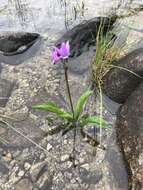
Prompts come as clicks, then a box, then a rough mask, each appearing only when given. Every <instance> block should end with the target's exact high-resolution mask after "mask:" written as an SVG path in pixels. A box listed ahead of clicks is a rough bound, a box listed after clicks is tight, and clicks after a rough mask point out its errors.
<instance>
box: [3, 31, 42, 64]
mask: <svg viewBox="0 0 143 190" xmlns="http://www.w3.org/2000/svg"><path fill="white" fill-rule="evenodd" d="M39 42H41V37H40V35H39V34H37V33H26V32H3V33H2V34H1V35H0V61H1V62H4V63H7V64H11V65H17V64H20V63H21V62H23V61H24V60H25V59H26V58H29V57H31V56H32V55H33V54H35V52H37V50H38V49H39V47H40V43H39ZM26 52H27V53H26ZM23 57H24V58H25V59H24V58H23Z"/></svg>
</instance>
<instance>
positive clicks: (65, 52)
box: [60, 42, 70, 59]
mask: <svg viewBox="0 0 143 190" xmlns="http://www.w3.org/2000/svg"><path fill="white" fill-rule="evenodd" d="M60 55H61V57H62V59H68V57H69V55H70V45H69V42H66V43H65V42H63V43H62V45H61V48H60Z"/></svg>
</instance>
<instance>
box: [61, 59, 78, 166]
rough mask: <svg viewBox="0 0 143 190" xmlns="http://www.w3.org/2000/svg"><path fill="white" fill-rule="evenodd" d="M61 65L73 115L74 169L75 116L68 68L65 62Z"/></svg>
mask: <svg viewBox="0 0 143 190" xmlns="http://www.w3.org/2000/svg"><path fill="white" fill-rule="evenodd" d="M63 65H64V74H65V81H66V88H67V92H68V97H69V102H70V107H71V111H72V114H73V126H74V136H73V166H74V167H75V142H76V123H75V115H74V107H73V102H72V96H71V92H70V87H69V80H68V67H67V65H66V61H63Z"/></svg>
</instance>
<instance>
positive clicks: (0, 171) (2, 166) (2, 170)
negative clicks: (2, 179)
mask: <svg viewBox="0 0 143 190" xmlns="http://www.w3.org/2000/svg"><path fill="white" fill-rule="evenodd" d="M8 172H9V169H8V168H7V166H5V164H4V163H3V162H1V161H0V176H2V175H5V174H8Z"/></svg>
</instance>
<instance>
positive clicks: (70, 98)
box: [63, 61, 74, 119]
mask: <svg viewBox="0 0 143 190" xmlns="http://www.w3.org/2000/svg"><path fill="white" fill-rule="evenodd" d="M63 65H64V72H65V73H64V74H65V81H66V88H67V93H68V97H69V102H70V107H71V111H72V114H73V119H74V108H73V102H72V97H71V92H70V86H69V80H68V67H67V65H66V61H63Z"/></svg>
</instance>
